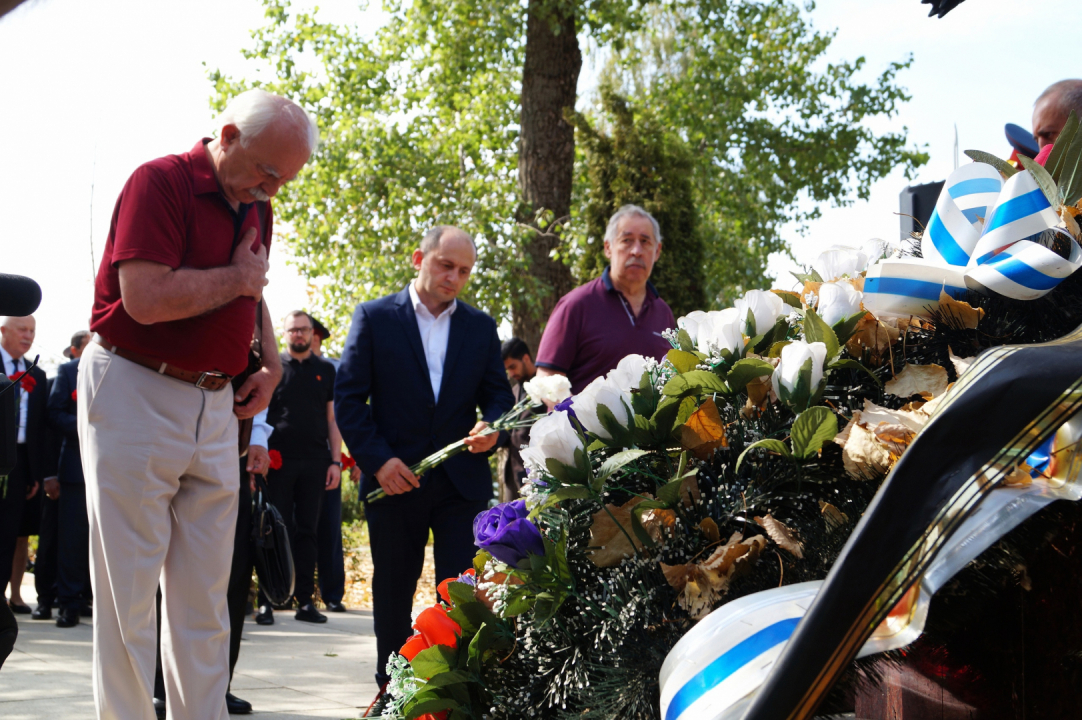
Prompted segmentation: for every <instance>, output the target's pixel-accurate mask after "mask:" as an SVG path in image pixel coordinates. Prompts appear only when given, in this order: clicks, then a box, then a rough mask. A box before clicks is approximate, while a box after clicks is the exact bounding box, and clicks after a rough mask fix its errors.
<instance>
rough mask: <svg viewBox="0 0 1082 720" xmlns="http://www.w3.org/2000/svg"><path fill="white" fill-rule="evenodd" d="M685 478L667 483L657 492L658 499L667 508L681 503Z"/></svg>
mask: <svg viewBox="0 0 1082 720" xmlns="http://www.w3.org/2000/svg"><path fill="white" fill-rule="evenodd" d="M683 482H684V478H677V479H675V480H672V481H670V482H667V483H665V484H664V485H662V486H661V487H660V488H658V491H657V499H658V500H660V501H661V502H663V503H665V507H672V506H673V505H676V503H678V502H680V486H681V485H682V484H683Z"/></svg>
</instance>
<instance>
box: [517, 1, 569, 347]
mask: <svg viewBox="0 0 1082 720" xmlns="http://www.w3.org/2000/svg"><path fill="white" fill-rule="evenodd" d="M546 4H552V3H546V2H545V0H530V3H529V8H528V11H527V12H528V19H527V22H526V59H525V63H524V65H523V68H522V116H521V121H520V135H519V151H518V182H519V191H520V194H521V205H520V206H519V211H518V221H519V222H520V223H524V224H528V225H530V226H532V227H535V228H538V227H539V228H540V230H541V231H543V232H541V231H537V232H532V233H531V234H530V236H529V237H528V238H527V239H526V244H525V247H524V250H525V252H526V257H527V260H528V261H529V264H530V274H531V275H532V276H533V277H534V278H536V279H537V280H539V281H540V282H541V284H542V287H543V291H542V292H541V293H540V303H537V304H531V303H530V302H528V301H527V300H525V299H520V300H516V301H515V303H514V305H513V307H512V328H513V330H514V333H515V335H516V336H517V337H520V338H522V339H523V340H525V341H526V344H527V345H529V346H530V351H531V352H532V353H533V354H534V355H536V353H537V345H538V343H539V342H540V340H541V328H542V326H543V324H544V322H545V321H546V320H548V316H549V314H550V313H551V312H552V307H553V306H554V305H555V304H556V301H557V300H559V299H560V297H561V296H562V295H564V294H565V293H567V292H568V291H570V290H571V289H572V287H574V281H573V279H572V277H571V270H570V269H569V268H568V267H567V265H565V264H564V263H563V262H561V261H559V260H553V259H552V258H550V257H549V253H550V252H551V251H552V250H553V249H554V248H556V247H558V246H559V245H560V244H561V243H562V242H563V235H564V233H563V228H564V226H565V225H566V223H567V219H568V217H569V216H570V214H571V181H572V173H573V169H574V164H575V129H574V127H572V125H571V124H570V123H568V122H567V121H566V120H564V110H565V109H574V107H575V97H576V94H575V92H576V87H577V85H578V81H579V71H580V70H581V69H582V53H581V52H580V50H579V41H578V36H577V34H576V31H575V16H574V11H573V10H572V11H571V12H570V13H569V14H567V15H561V14H559V12H558V11H553V12H552V13H549V14H546V15H542V14H541V13H542V11H543V6H545V5H546ZM554 30H555V32H554ZM542 211H544V212H545V219H542V218H539V217H538V215H539V214H540V213H541V212H542ZM550 213H551V214H550ZM539 220H540V222H539ZM552 220H556V221H560V222H558V224H556V225H554V226H553V227H551V228H549V227H548V226H549V223H551V222H552ZM546 228H548V229H547V230H546Z"/></svg>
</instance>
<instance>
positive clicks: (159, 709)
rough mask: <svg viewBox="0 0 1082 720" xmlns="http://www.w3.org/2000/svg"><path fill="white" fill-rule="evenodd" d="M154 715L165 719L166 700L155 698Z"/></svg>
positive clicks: (162, 719) (160, 719)
mask: <svg viewBox="0 0 1082 720" xmlns="http://www.w3.org/2000/svg"><path fill="white" fill-rule="evenodd" d="M154 715H155V716H156V717H157V718H158V720H165V700H160V699H158V698H154Z"/></svg>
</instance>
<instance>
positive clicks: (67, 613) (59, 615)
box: [56, 608, 79, 628]
mask: <svg viewBox="0 0 1082 720" xmlns="http://www.w3.org/2000/svg"><path fill="white" fill-rule="evenodd" d="M78 624H79V611H78V610H76V609H75V608H60V609H59V610H57V612H56V626H57V627H62V628H71V627H75V626H76V625H78Z"/></svg>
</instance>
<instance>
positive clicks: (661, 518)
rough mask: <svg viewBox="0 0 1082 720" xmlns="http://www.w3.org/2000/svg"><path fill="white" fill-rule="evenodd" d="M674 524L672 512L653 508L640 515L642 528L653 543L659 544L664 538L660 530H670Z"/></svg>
mask: <svg viewBox="0 0 1082 720" xmlns="http://www.w3.org/2000/svg"><path fill="white" fill-rule="evenodd" d="M675 524H676V513H675V512H674V511H672V510H662V509H661V508H654V509H652V510H647V511H646V512H644V513H643V514H642V526H643V528H644V529H645V530H646V532H648V533H650V537H651V538H653V539H654V542H661V541H662V539H663V538H664V535H663V534H662V530H669V529H672V527H673V525H675ZM636 544H638V543H636Z"/></svg>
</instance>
